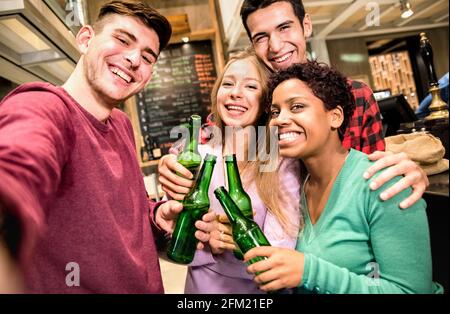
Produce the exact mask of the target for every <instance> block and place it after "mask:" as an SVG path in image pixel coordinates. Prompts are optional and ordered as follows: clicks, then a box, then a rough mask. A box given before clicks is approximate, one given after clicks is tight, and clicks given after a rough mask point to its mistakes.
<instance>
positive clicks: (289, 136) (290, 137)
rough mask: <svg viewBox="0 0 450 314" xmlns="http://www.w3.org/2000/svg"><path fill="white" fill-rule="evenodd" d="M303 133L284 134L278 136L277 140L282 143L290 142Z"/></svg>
mask: <svg viewBox="0 0 450 314" xmlns="http://www.w3.org/2000/svg"><path fill="white" fill-rule="evenodd" d="M301 134H303V132H286V133H281V134H278V139H279V140H280V141H284V142H292V141H295V140H296V139H297V138H299V137H300V135H301Z"/></svg>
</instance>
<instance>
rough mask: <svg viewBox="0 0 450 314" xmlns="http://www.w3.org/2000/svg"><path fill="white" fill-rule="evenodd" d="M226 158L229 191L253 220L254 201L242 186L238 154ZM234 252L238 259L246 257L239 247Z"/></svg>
mask: <svg viewBox="0 0 450 314" xmlns="http://www.w3.org/2000/svg"><path fill="white" fill-rule="evenodd" d="M224 159H225V164H226V168H227V178H228V193H229V194H230V197H231V199H232V200H233V201H234V203H235V204H236V205H237V207H238V208H239V209H240V210H241V213H242V214H244V216H245V217H247V218H248V219H251V220H253V208H252V201H251V199H250V196H249V195H248V194H247V193H246V192H245V191H244V188H243V187H242V181H241V176H240V175H239V168H238V164H237V160H236V154H233V155H226V156H225V158H224ZM233 254H234V256H235V257H236V258H237V259H240V260H243V259H244V255H243V254H242V252H241V250H240V249H239V248H238V249H236V250H234V251H233Z"/></svg>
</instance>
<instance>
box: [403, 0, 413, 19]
mask: <svg viewBox="0 0 450 314" xmlns="http://www.w3.org/2000/svg"><path fill="white" fill-rule="evenodd" d="M400 10H401V11H402V13H401V15H400V16H401V17H402V19H407V18H408V17H410V16H411V15H413V14H414V11H413V10H412V9H411V3H410V2H409V0H400Z"/></svg>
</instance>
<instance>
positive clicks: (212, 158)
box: [205, 154, 217, 161]
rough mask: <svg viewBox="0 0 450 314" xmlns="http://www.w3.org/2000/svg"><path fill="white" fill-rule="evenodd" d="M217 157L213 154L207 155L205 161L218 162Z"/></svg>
mask: <svg viewBox="0 0 450 314" xmlns="http://www.w3.org/2000/svg"><path fill="white" fill-rule="evenodd" d="M216 159H217V157H216V155H213V154H206V156H205V161H216Z"/></svg>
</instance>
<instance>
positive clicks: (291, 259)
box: [244, 246, 304, 291]
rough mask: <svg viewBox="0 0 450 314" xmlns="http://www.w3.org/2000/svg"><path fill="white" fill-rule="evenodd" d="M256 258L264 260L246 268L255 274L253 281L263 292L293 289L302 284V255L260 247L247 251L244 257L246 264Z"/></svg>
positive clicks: (296, 252)
mask: <svg viewBox="0 0 450 314" xmlns="http://www.w3.org/2000/svg"><path fill="white" fill-rule="evenodd" d="M256 257H266V259H264V260H262V261H259V262H256V263H253V264H251V265H250V266H248V267H247V271H248V272H249V273H251V274H257V275H256V276H255V278H254V279H253V280H254V281H255V282H256V284H258V285H261V286H260V289H261V290H263V291H277V290H281V289H283V288H295V287H298V286H299V285H300V284H301V282H302V277H303V270H304V254H303V253H301V252H298V251H295V250H291V249H285V248H277V247H273V246H260V247H255V248H253V249H251V250H249V251H248V252H247V253H246V254H245V255H244V261H245V262H248V261H250V260H252V259H254V258H256Z"/></svg>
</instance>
